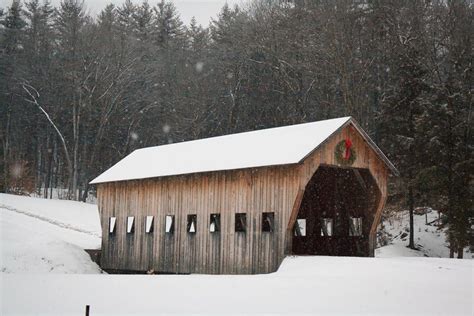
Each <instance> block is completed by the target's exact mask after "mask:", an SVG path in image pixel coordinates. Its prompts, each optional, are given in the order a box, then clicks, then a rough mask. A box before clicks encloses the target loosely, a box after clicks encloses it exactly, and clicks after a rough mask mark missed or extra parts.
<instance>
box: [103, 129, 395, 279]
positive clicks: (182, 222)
mask: <svg viewBox="0 0 474 316" xmlns="http://www.w3.org/2000/svg"><path fill="white" fill-rule="evenodd" d="M347 137H350V138H351V140H352V142H353V148H354V149H355V150H356V151H357V159H356V161H355V162H354V165H353V167H356V168H367V169H369V170H370V172H371V174H372V176H373V177H374V179H375V181H376V183H377V186H378V190H377V191H379V192H380V194H378V192H373V193H372V194H373V196H372V198H374V199H375V202H374V203H375V205H377V207H376V209H375V210H374V218H375V221H374V222H373V224H372V226H371V237H372V238H373V237H374V236H375V231H373V228H374V227H376V221H378V220H380V214H381V211H382V208H383V204H384V202H385V198H384V196H386V177H387V173H388V172H387V168H386V166H385V165H384V164H383V163H382V161H381V160H380V159H379V158H378V157H377V155H376V153H375V152H374V151H373V150H372V149H371V148H370V147H369V146H368V145H367V144H366V142H365V140H364V139H363V138H362V137H361V136H360V135H359V134H358V132H357V131H355V130H354V129H353V128H352V127H350V126H348V127H345V128H344V129H342V130H341V131H340V132H338V133H337V134H335V135H333V136H332V137H331V138H330V139H329V140H328V141H327V142H326V143H324V144H323V145H321V146H320V148H319V149H318V150H316V151H315V152H313V153H312V154H311V155H309V156H308V157H307V158H306V159H305V160H304V162H303V163H301V164H297V165H288V166H279V167H262V168H252V169H244V170H232V171H220V172H209V173H202V174H191V175H181V176H172V177H163V178H154V179H143V180H134V181H123V182H112V183H103V184H99V185H98V205H99V212H100V216H101V225H102V255H101V256H102V257H101V265H102V267H103V268H105V269H118V270H135V271H147V270H154V271H156V272H172V273H191V272H192V273H210V274H250V273H268V272H273V271H276V270H277V269H278V266H279V265H280V263H281V261H282V260H283V258H284V257H285V255H286V254H287V253H288V251H289V249H291V247H289V245H291V237H292V230H291V229H292V227H293V224H294V220H295V219H296V215H297V212H298V210H299V203H301V199H302V195H303V193H304V190H305V187H306V184H307V183H308V181H309V180H310V179H311V177H312V175H313V174H314V172H315V171H316V169H317V168H318V166H319V165H320V164H328V165H336V166H337V163H336V162H335V159H334V149H335V146H336V144H337V143H338V142H339V141H341V140H343V139H345V138H347ZM263 212H274V213H275V229H274V231H273V232H262V228H261V222H262V213H263ZM212 213H220V214H221V229H220V232H216V233H211V232H209V225H210V214H212ZM235 213H246V214H247V232H245V233H242V232H235V230H234V227H235ZM188 214H197V230H196V233H195V234H190V233H188V232H187V231H186V224H187V215H188ZM150 215H151V216H154V232H153V233H151V234H146V233H145V218H146V216H150ZM166 215H174V216H175V231H174V233H173V234H166V233H165V217H166ZM111 216H115V217H116V218H117V224H116V233H115V234H114V235H109V233H108V229H109V227H108V225H109V218H110V217H111ZM127 216H134V217H135V232H134V233H133V234H127V233H126V221H127ZM372 231H373V232H372Z"/></svg>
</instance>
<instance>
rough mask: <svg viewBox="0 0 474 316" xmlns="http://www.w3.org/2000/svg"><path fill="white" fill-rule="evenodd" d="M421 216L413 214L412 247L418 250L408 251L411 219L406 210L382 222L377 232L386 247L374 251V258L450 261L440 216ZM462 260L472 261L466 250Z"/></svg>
mask: <svg viewBox="0 0 474 316" xmlns="http://www.w3.org/2000/svg"><path fill="white" fill-rule="evenodd" d="M429 210H430V211H429V212H427V213H426V215H425V214H423V215H414V218H413V221H414V224H415V245H416V247H417V248H418V250H417V251H416V250H411V249H408V248H407V245H408V234H409V231H410V230H409V227H410V217H409V213H408V211H402V212H396V213H393V214H392V215H391V216H390V217H388V218H387V219H385V220H384V221H383V222H382V224H381V225H380V227H379V229H381V231H382V235H383V236H384V238H386V239H388V244H387V245H385V246H383V247H380V248H378V249H376V250H375V256H376V257H437V258H449V248H448V243H447V242H446V233H445V232H446V227H442V226H440V225H439V223H440V222H439V221H438V218H439V214H438V212H437V211H434V210H431V209H429ZM464 258H465V259H472V254H471V253H470V252H469V247H466V248H465V249H464Z"/></svg>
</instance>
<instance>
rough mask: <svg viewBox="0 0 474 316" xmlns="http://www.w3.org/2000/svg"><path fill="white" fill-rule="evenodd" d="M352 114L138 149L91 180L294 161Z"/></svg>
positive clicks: (109, 179)
mask: <svg viewBox="0 0 474 316" xmlns="http://www.w3.org/2000/svg"><path fill="white" fill-rule="evenodd" d="M350 119H351V118H350V117H341V118H336V119H330V120H324V121H318V122H312V123H305V124H297V125H290V126H284V127H276V128H269V129H263V130H258V131H252V132H246V133H239V134H231V135H225V136H219V137H212V138H205V139H200V140H195V141H189V142H182V143H176V144H170V145H163V146H155V147H148V148H143V149H138V150H135V151H134V152H132V153H131V154H130V155H128V156H127V157H125V158H124V159H122V160H120V161H119V162H118V163H117V164H115V165H114V166H113V167H111V168H110V169H108V170H107V171H105V172H104V173H102V174H101V175H100V176H98V177H97V178H95V179H94V180H93V181H91V183H92V184H94V183H103V182H113V181H124V180H133V179H144V178H154V177H163V176H171V175H180V174H189V173H197V172H207V171H218V170H233V169H243V168H254V167H263V166H274V165H286V164H293V163H298V162H300V161H301V160H303V159H304V158H305V157H306V156H307V155H308V154H310V153H311V152H312V151H313V150H314V149H315V148H317V147H318V146H319V145H320V144H321V143H322V142H324V141H325V140H326V139H327V138H328V137H329V136H331V135H332V134H333V133H334V132H336V131H337V130H338V129H339V128H340V127H342V126H343V125H345V124H346V123H347V122H348V121H349V120H350Z"/></svg>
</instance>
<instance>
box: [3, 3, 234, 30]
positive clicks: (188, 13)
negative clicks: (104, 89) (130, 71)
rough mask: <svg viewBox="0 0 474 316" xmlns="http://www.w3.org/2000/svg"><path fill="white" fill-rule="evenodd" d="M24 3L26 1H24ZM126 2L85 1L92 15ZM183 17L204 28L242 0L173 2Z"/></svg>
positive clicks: (7, 5) (8, 4) (5, 4)
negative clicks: (219, 14) (196, 22)
mask: <svg viewBox="0 0 474 316" xmlns="http://www.w3.org/2000/svg"><path fill="white" fill-rule="evenodd" d="M50 1H51V3H52V4H54V5H57V4H59V3H60V1H61V0H50ZM132 1H133V2H135V3H141V2H142V0H132ZM22 2H24V1H22ZM123 2H124V0H84V3H85V5H86V7H87V10H88V12H89V13H90V14H91V15H95V14H97V13H98V12H99V11H100V10H101V9H102V8H104V7H105V5H106V4H108V3H113V4H115V5H120V4H122V3H123ZM173 2H174V4H175V5H176V7H177V8H178V11H179V13H180V15H181V19H182V20H183V22H184V23H186V24H188V23H189V21H190V20H191V18H192V17H193V16H195V17H196V19H197V21H198V22H199V23H200V24H202V25H203V26H207V25H208V24H209V22H210V20H211V17H212V18H215V17H216V16H217V14H218V13H219V11H220V9H221V8H222V6H223V5H224V4H225V3H226V2H227V3H228V4H229V5H232V6H233V5H234V4H238V3H241V0H173ZM11 3H12V0H0V7H2V8H6V7H9V6H10V4H11ZM148 3H149V4H150V5H155V4H156V3H158V0H148Z"/></svg>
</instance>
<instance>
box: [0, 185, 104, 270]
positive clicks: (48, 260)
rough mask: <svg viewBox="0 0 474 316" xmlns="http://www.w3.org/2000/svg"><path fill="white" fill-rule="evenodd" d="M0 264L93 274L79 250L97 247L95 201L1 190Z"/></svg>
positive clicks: (93, 266)
mask: <svg viewBox="0 0 474 316" xmlns="http://www.w3.org/2000/svg"><path fill="white" fill-rule="evenodd" d="M0 229H1V231H0V234H1V239H0V254H1V257H0V269H1V271H2V272H6V273H44V272H52V273H98V272H100V268H99V267H98V266H97V265H96V264H95V263H93V262H92V261H91V260H90V257H89V255H88V254H87V253H85V252H84V250H83V249H98V248H100V236H101V235H100V224H99V215H98V212H97V206H96V205H92V204H86V203H79V202H72V201H60V200H46V199H40V198H28V197H22V196H15V195H9V194H0Z"/></svg>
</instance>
